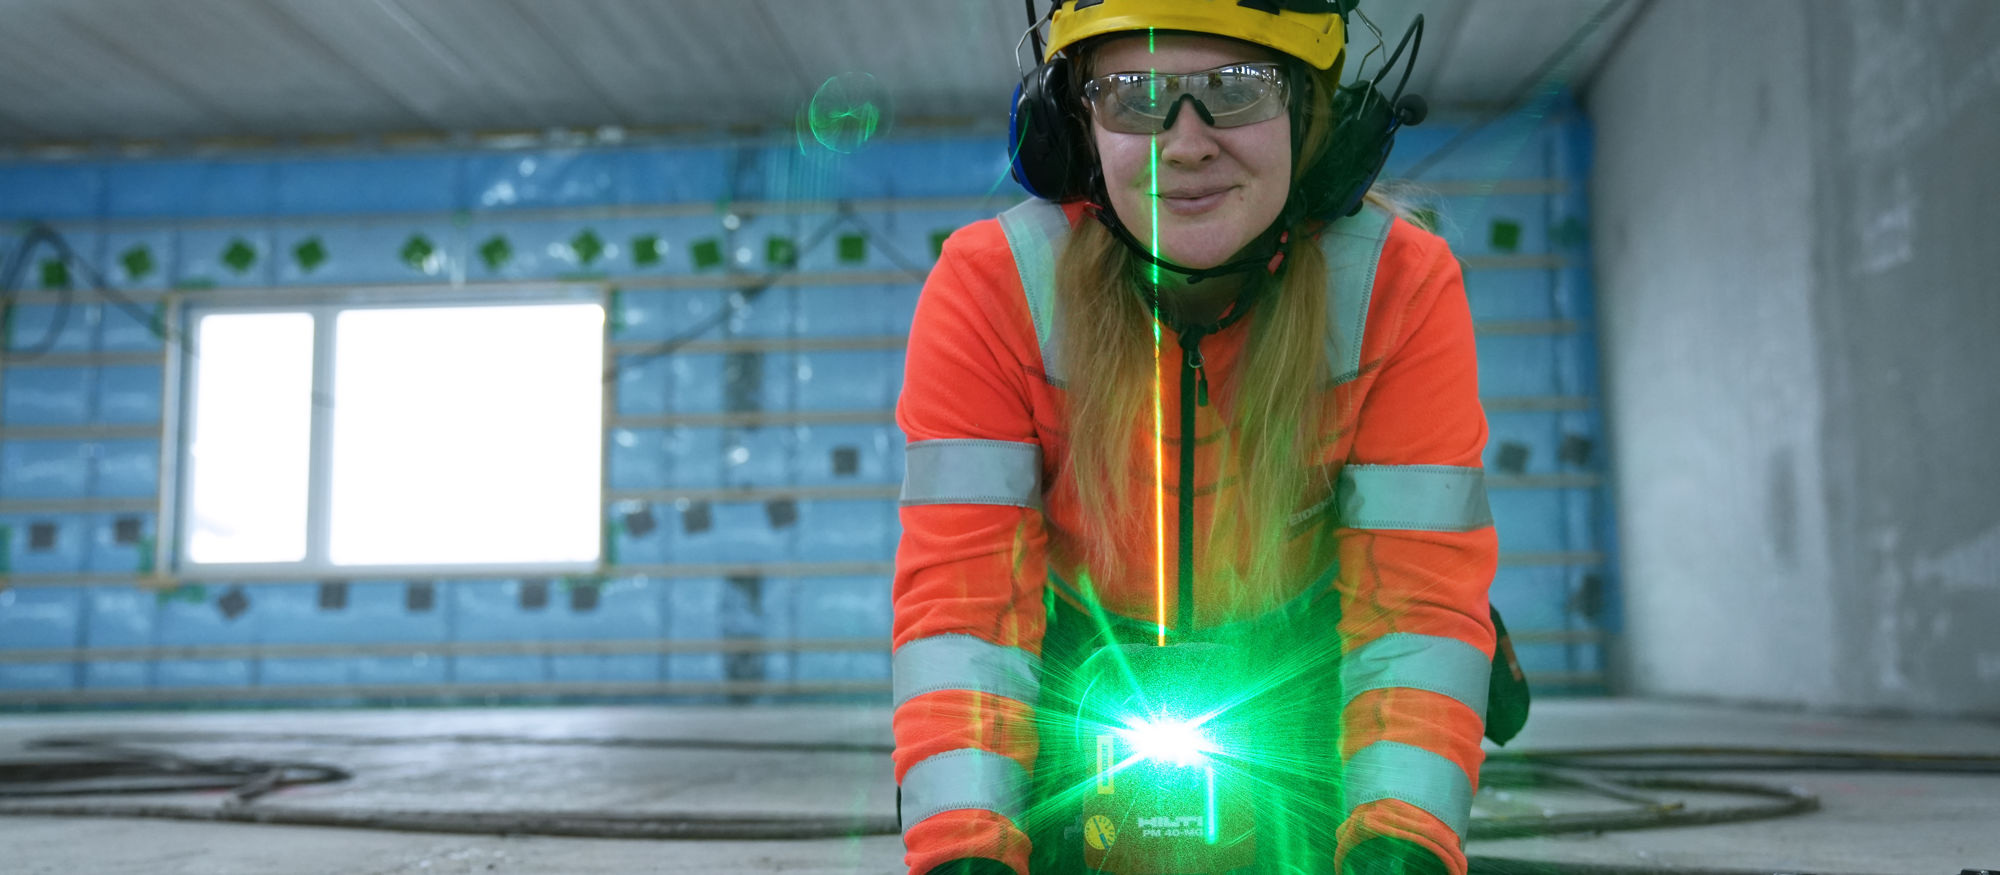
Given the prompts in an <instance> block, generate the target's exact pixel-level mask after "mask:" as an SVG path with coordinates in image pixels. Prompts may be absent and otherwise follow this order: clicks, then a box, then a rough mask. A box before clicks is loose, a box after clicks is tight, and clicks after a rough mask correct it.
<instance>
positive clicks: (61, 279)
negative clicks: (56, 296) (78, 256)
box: [42, 258, 69, 289]
mask: <svg viewBox="0 0 2000 875" xmlns="http://www.w3.org/2000/svg"><path fill="white" fill-rule="evenodd" d="M42 288H45V289H67V288H69V262H67V261H64V260H62V259H60V258H45V259H43V260H42Z"/></svg>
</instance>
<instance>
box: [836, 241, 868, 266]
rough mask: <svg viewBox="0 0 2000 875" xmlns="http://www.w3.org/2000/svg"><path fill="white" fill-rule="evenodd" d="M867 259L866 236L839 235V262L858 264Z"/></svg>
mask: <svg viewBox="0 0 2000 875" xmlns="http://www.w3.org/2000/svg"><path fill="white" fill-rule="evenodd" d="M867 260H868V238H867V237H866V236H864V235H861V234H842V235H840V263H841V264H860V263H862V262H865V261H867Z"/></svg>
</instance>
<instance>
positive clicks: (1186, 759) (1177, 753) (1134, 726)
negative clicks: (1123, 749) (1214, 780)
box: [1118, 718, 1217, 774]
mask: <svg viewBox="0 0 2000 875" xmlns="http://www.w3.org/2000/svg"><path fill="white" fill-rule="evenodd" d="M1118 734H1119V735H1120V736H1121V737H1123V738H1124V739H1125V743H1127V744H1130V745H1131V746H1132V750H1133V751H1134V752H1136V753H1137V754H1138V755H1139V757H1141V758H1142V759H1146V760H1150V761H1152V762H1155V763H1163V764H1164V763H1172V764H1174V765H1177V766H1182V767H1190V768H1191V767H1194V766H1202V767H1205V768H1208V769H1209V770H1210V774H1213V770H1214V768H1215V767H1214V766H1213V765H1211V764H1210V763H1209V761H1208V755H1209V754H1212V753H1216V752H1217V748H1216V746H1215V740H1214V739H1212V738H1209V737H1208V732H1207V731H1206V730H1203V729H1202V728H1201V725H1200V724H1199V723H1196V722H1195V721H1193V720H1174V719H1171V718H1168V719H1160V720H1148V719H1144V718H1135V719H1133V720H1132V721H1131V722H1129V723H1127V724H1126V726H1125V728H1124V729H1123V730H1121V731H1120V732H1119V733H1118Z"/></svg>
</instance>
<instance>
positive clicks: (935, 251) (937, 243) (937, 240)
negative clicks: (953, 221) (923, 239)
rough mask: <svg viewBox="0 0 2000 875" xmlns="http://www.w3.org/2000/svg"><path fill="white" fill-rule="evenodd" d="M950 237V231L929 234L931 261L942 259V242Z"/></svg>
mask: <svg viewBox="0 0 2000 875" xmlns="http://www.w3.org/2000/svg"><path fill="white" fill-rule="evenodd" d="M950 236H951V229H944V230H938V231H932V232H931V258H932V259H933V260H935V259H938V258H942V257H943V256H944V241H945V239H946V238H948V237H950Z"/></svg>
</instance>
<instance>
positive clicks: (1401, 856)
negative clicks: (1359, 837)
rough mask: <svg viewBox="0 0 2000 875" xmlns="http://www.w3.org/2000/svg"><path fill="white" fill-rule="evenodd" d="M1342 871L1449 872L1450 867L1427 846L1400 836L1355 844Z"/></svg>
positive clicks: (1385, 874) (1374, 874) (1354, 874)
mask: <svg viewBox="0 0 2000 875" xmlns="http://www.w3.org/2000/svg"><path fill="white" fill-rule="evenodd" d="M1340 871H1341V873H1342V875H1449V873H1450V871H1451V870H1450V869H1448V868H1446V867H1445V863H1444V861H1443V860H1440V859H1438V858H1437V855H1436V854H1433V853H1431V852H1430V851H1429V850H1427V849H1426V848H1424V846H1422V845H1419V844H1417V843H1416V842H1413V841H1410V840H1409V839H1398V838H1374V839H1369V840H1367V841H1364V842H1362V843H1361V844H1359V845H1356V846H1354V849H1353V850H1351V851H1348V852H1347V857H1346V861H1345V863H1344V864H1343V865H1342V866H1341V867H1340Z"/></svg>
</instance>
